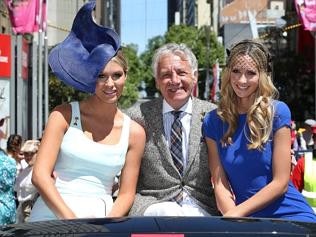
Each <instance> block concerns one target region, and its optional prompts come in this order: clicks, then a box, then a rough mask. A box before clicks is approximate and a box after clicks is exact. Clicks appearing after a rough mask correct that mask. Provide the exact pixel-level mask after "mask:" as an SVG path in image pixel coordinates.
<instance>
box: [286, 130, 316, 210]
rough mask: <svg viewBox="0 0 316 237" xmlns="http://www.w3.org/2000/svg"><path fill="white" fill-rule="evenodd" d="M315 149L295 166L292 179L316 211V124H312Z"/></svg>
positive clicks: (304, 155) (306, 153) (305, 154)
mask: <svg viewBox="0 0 316 237" xmlns="http://www.w3.org/2000/svg"><path fill="white" fill-rule="evenodd" d="M311 132H312V134H313V135H312V137H313V149H312V150H310V151H309V152H305V153H304V154H303V156H302V157H301V158H300V159H298V161H297V164H296V165H295V166H294V168H293V171H292V175H291V180H292V182H293V184H294V186H295V187H296V188H297V189H298V191H300V192H301V193H302V195H303V196H304V197H305V198H306V200H307V202H308V203H309V205H310V206H311V207H312V209H313V210H314V212H315V213H316V125H314V126H312V130H311Z"/></svg>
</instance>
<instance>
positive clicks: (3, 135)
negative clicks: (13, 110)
mask: <svg viewBox="0 0 316 237" xmlns="http://www.w3.org/2000/svg"><path fill="white" fill-rule="evenodd" d="M9 118H10V116H6V117H4V118H2V119H0V145H1V142H2V140H3V139H7V138H8V119H9ZM3 127H4V128H3Z"/></svg>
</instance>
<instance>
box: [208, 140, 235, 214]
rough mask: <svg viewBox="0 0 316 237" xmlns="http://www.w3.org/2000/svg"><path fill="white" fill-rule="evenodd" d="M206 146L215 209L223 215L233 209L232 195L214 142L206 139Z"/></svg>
mask: <svg viewBox="0 0 316 237" xmlns="http://www.w3.org/2000/svg"><path fill="white" fill-rule="evenodd" d="M206 144H207V149H208V160H209V166H210V171H211V175H212V182H213V186H214V191H215V198H216V204H217V208H218V209H219V210H220V211H221V213H222V214H224V213H225V212H227V211H228V210H230V209H232V208H234V207H235V201H234V195H233V193H232V191H231V188H230V184H229V182H228V180H227V177H226V174H225V172H224V170H223V167H222V164H221V162H220V159H219V154H218V150H217V146H216V142H215V141H214V140H213V139H210V138H206Z"/></svg>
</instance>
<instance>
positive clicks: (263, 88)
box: [217, 40, 279, 149]
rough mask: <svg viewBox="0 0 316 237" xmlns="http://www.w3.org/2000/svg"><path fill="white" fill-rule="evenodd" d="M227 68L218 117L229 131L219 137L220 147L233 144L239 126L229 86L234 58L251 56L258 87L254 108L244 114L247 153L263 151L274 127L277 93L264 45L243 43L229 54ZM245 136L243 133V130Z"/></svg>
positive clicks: (224, 72)
mask: <svg viewBox="0 0 316 237" xmlns="http://www.w3.org/2000/svg"><path fill="white" fill-rule="evenodd" d="M228 53H229V55H228V58H227V65H226V67H225V68H224V70H223V74H222V81H221V82H222V84H221V99H220V102H219V105H218V110H217V111H218V112H217V113H218V115H219V116H220V117H221V119H222V120H223V121H225V122H227V123H228V130H227V131H226V133H225V134H224V136H223V137H222V140H221V142H222V145H223V146H227V145H230V144H232V143H233V140H232V136H233V134H234V132H235V131H236V129H237V126H238V116H239V114H238V110H237V107H238V100H237V95H236V94H235V92H234V90H233V88H232V86H231V83H230V75H231V70H232V67H233V66H234V63H235V62H236V58H237V57H238V56H240V55H248V56H250V57H251V58H252V59H253V60H254V62H255V63H256V66H257V69H258V71H259V85H258V88H257V90H256V92H255V94H254V98H255V99H254V104H253V105H252V106H251V107H250V108H249V110H248V111H247V123H248V127H249V134H246V137H247V139H248V141H249V143H248V145H247V146H248V149H262V148H263V145H264V144H265V143H266V142H267V141H268V140H269V137H270V134H271V132H272V126H273V116H274V111H273V106H272V101H273V99H276V98H278V96H279V93H278V91H277V89H276V87H275V86H274V85H273V82H272V79H271V66H270V63H271V62H270V58H271V57H270V54H269V52H268V50H267V49H266V48H265V46H264V45H263V44H261V43H260V42H257V41H254V40H244V41H241V42H239V43H237V44H236V45H235V46H233V47H232V49H231V50H230V51H228ZM244 132H245V130H244Z"/></svg>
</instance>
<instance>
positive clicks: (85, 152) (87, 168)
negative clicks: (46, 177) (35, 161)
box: [29, 102, 130, 221]
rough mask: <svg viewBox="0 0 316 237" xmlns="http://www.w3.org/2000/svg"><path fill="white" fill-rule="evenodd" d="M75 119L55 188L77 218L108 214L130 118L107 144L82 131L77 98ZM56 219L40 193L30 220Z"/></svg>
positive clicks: (63, 146)
mask: <svg viewBox="0 0 316 237" xmlns="http://www.w3.org/2000/svg"><path fill="white" fill-rule="evenodd" d="M71 106H72V119H71V124H70V127H69V129H68V130H67V132H66V133H65V135H64V138H63V141H62V144H61V147H60V151H59V154H58V158H57V162H56V165H55V172H56V174H57V179H56V184H55V185H56V188H57V190H58V191H59V193H60V194H61V196H62V198H63V199H64V201H65V202H66V204H67V205H68V206H69V207H70V208H71V209H72V210H73V211H74V213H75V215H76V217H78V218H93V217H105V216H106V214H108V213H109V212H110V210H111V208H112V205H113V199H112V186H113V182H114V179H115V176H116V175H117V174H118V173H119V172H120V171H121V169H122V167H123V166H124V163H125V156H126V152H127V148H128V139H129V127H130V118H129V117H128V116H127V115H125V114H124V123H123V128H122V132H121V137H120V141H119V143H118V144H115V145H105V144H100V143H96V142H94V141H92V140H90V139H89V138H88V137H86V136H85V134H84V133H83V131H82V128H81V119H80V109H79V103H78V102H72V103H71ZM52 219H57V217H56V216H55V215H54V213H53V212H52V211H51V210H50V209H49V208H48V207H47V206H46V204H45V202H44V201H43V199H42V198H41V197H39V198H38V199H37V201H36V202H35V204H34V206H33V209H32V211H31V215H30V219H29V221H41V220H52Z"/></svg>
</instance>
